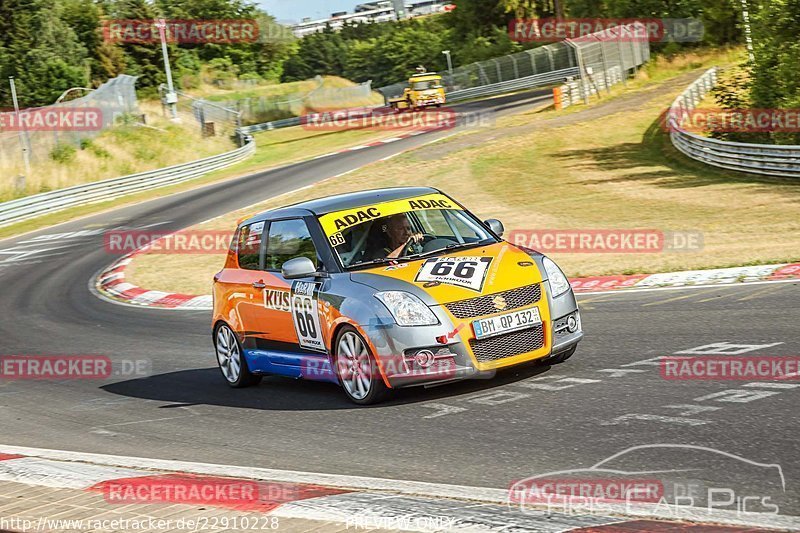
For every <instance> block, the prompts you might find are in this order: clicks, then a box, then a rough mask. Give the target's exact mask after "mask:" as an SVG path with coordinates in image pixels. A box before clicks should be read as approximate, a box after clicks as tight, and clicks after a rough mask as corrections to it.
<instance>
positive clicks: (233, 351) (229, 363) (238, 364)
mask: <svg viewBox="0 0 800 533" xmlns="http://www.w3.org/2000/svg"><path fill="white" fill-rule="evenodd" d="M214 348H215V349H216V352H217V364H218V365H219V370H220V372H222V377H224V378H225V381H226V382H227V383H228V385H230V386H231V387H233V388H236V389H238V388H242V387H250V386H251V385H258V384H259V383H260V382H261V376H256V375H255V374H252V373H251V372H250V369H249V368H248V367H247V360H246V359H245V358H244V353H243V351H242V345H241V344H240V343H239V339H237V338H236V334H235V333H234V332H233V330H231V328H230V327H228V325H227V324H222V325H221V326H219V327H218V328H217V333H216V335H214Z"/></svg>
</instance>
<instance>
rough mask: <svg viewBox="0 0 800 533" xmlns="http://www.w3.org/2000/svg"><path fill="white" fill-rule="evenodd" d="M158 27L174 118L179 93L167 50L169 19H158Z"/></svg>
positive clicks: (168, 98) (174, 116)
mask: <svg viewBox="0 0 800 533" xmlns="http://www.w3.org/2000/svg"><path fill="white" fill-rule="evenodd" d="M156 27H157V28H158V36H159V37H160V38H161V53H162V54H163V56H164V72H165V73H166V75H167V97H166V101H167V106H168V107H169V115H170V118H171V119H172V120H176V119H177V118H178V109H177V103H178V95H177V94H176V93H175V87H174V85H173V84H172V69H170V67H169V53H168V52H167V35H166V34H167V21H166V20H164V19H158V22H157V23H156Z"/></svg>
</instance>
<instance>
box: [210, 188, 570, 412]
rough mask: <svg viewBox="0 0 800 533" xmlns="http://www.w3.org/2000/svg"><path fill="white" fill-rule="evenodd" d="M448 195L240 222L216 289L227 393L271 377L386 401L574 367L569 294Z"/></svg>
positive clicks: (409, 195)
mask: <svg viewBox="0 0 800 533" xmlns="http://www.w3.org/2000/svg"><path fill="white" fill-rule="evenodd" d="M502 235H503V225H502V224H501V223H500V221H498V220H494V219H490V220H486V221H484V222H481V221H480V220H479V219H478V218H476V217H475V216H474V215H473V214H472V213H470V212H469V211H467V210H466V209H465V208H464V207H463V206H462V205H461V204H459V203H458V202H456V201H455V200H453V199H452V198H450V197H449V196H447V195H445V194H443V193H442V192H440V191H438V190H436V189H432V188H427V187H417V188H394V189H380V190H371V191H362V192H357V193H351V194H343V195H338V196H332V197H328V198H321V199H317V200H310V201H307V202H303V203H299V204H295V205H291V206H288V207H283V208H280V209H275V210H272V211H267V212H265V213H262V214H260V215H258V216H255V217H253V218H250V219H249V220H246V221H244V222H243V223H241V224H240V225H239V227H238V229H237V231H236V234H235V236H234V239H233V242H232V244H231V248H230V251H229V252H228V255H227V259H226V263H225V266H224V268H223V269H222V270H221V271H220V272H219V273H217V274H216V275H215V276H214V290H213V294H214V315H213V339H214V346H215V348H216V354H217V360H218V363H219V367H220V370H221V371H222V375H223V377H224V378H225V380H226V381H227V382H228V384H229V385H231V386H232V387H244V386H248V385H254V384H257V383H259V382H260V381H261V377H262V376H264V375H269V374H275V375H282V376H289V377H293V378H304V379H312V380H321V381H332V382H335V383H339V384H340V385H341V386H342V387H343V388H344V391H345V393H346V394H347V396H348V397H349V398H350V399H351V400H352V401H354V402H356V403H359V404H369V403H374V402H376V401H379V400H380V399H381V398H383V397H384V396H385V395H386V393H387V392H388V391H389V390H390V389H395V388H399V387H406V386H411V385H427V384H434V383H443V382H448V381H454V380H459V379H465V378H470V377H479V376H486V375H487V374H491V373H492V372H494V371H495V370H497V369H500V368H504V367H509V366H512V365H517V364H520V363H527V362H530V361H543V362H547V363H549V364H552V363H560V362H562V361H564V360H566V359H567V358H568V357H570V356H571V355H572V354H573V353H574V352H575V349H576V347H577V344H578V342H579V341H580V340H581V338H582V337H583V332H582V329H581V320H580V314H579V312H578V306H577V303H576V301H575V295H574V294H573V292H572V289H571V287H570V284H569V281H568V280H567V277H566V276H565V275H564V273H563V272H562V271H561V269H559V267H558V266H557V265H556V264H555V263H554V262H553V261H552V260H551V259H549V258H547V257H545V256H544V255H542V254H540V253H538V252H536V251H534V250H530V249H526V248H521V247H518V246H514V245H512V244H510V243H508V242H506V241H504V240H502Z"/></svg>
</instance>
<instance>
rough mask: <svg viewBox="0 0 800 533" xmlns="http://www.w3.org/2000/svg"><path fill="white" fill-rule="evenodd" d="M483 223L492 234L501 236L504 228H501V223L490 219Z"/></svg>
mask: <svg viewBox="0 0 800 533" xmlns="http://www.w3.org/2000/svg"><path fill="white" fill-rule="evenodd" d="M483 223H484V224H486V225H487V226H488V227H489V229H490V230H492V233H494V234H495V235H497V236H498V237H502V236H503V232H504V231H505V228H504V227H503V223H502V222H500V221H499V220H497V219H496V218H490V219H488V220H484V221H483Z"/></svg>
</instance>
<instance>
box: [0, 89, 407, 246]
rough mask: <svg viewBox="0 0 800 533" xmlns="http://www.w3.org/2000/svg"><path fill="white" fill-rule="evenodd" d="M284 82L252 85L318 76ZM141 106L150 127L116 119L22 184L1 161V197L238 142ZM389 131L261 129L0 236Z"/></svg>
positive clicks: (156, 106)
mask: <svg viewBox="0 0 800 533" xmlns="http://www.w3.org/2000/svg"><path fill="white" fill-rule="evenodd" d="M348 84H349V85H352V82H349V81H347V80H342V79H340V78H326V87H328V86H330V87H344V86H347V85H348ZM285 85H287V86H289V87H286V86H284V84H282V85H273V86H266V87H264V88H256V89H252V91H256V93H257V94H267V95H268V94H271V93H270V92H269V91H268V89H269V90H271V91H272V92H273V93H277V94H286V93H297V92H302V91H304V90H310V89H311V88H313V87H315V86H316V83H314V82H313V81H306V82H295V83H292V84H285ZM270 87H271V89H270ZM214 94H215V95H216V96H218V97H219V96H226V95H227V96H226V97H228V98H231V97H241V96H242V93H238V92H228V93H224V92H221V91H215V92H214ZM140 107H141V110H142V112H143V113H146V115H147V121H148V127H142V126H136V125H133V124H130V125H125V126H120V127H117V128H114V129H111V130H108V131H106V132H104V133H103V134H101V135H100V136H99V137H97V138H96V139H94V140H92V141H91V142H89V143H85V145H84V147H83V148H82V149H77V150H75V151H74V153H72V155H69V156H67V157H66V158H63V157H62V158H61V160H59V161H55V160H52V159H51V160H45V161H44V162H42V163H39V164H35V165H34V166H33V168H32V176H29V177H28V178H27V179H26V188H25V190H24V191H19V190H16V189H15V188H14V186H15V185H14V176H17V175H19V174H21V173H22V169H21V168H18V167H19V165H17V166H14V167H8V168H0V176H2V178H1V179H0V201H6V200H11V199H13V198H19V197H22V196H26V195H29V194H36V193H39V192H45V191H49V190H54V189H60V188H64V187H69V186H72V185H79V184H82V183H90V182H93V181H98V180H101V179H107V178H113V177H117V176H123V175H126V174H132V173H136V172H143V171H146V170H151V169H156V168H161V167H164V166H169V165H174V164H179V163H183V162H187V161H191V160H194V159H199V158H202V157H206V156H210V155H214V154H218V153H221V152H225V151H228V150H232V149H233V148H235V144H234V143H233V141H232V140H231V139H229V138H227V137H223V136H217V137H213V138H207V139H203V138H202V137H201V136H200V131H199V128H198V126H197V123H196V122H195V121H194V119H193V118H192V117H191V116H188V115H187V116H182V121H181V122H180V123H173V122H170V121H169V120H167V119H165V118H164V117H162V111H161V106H160V104H159V103H157V102H153V101H143V102H140ZM394 135H396V132H382V131H361V130H351V131H323V130H307V129H303V128H298V127H295V128H287V129H281V130H273V131H268V132H263V133H258V134H256V135H255V139H256V147H257V151H256V154H255V155H254V156H252V157H251V158H249V159H248V160H246V161H243V162H241V163H239V164H237V165H235V166H232V167H229V168H226V169H222V170H219V171H217V172H214V173H211V174H209V175H207V176H204V177H202V178H198V179H196V180H192V181H190V182H187V183H183V184H179V185H175V186H171V187H165V188H162V189H157V190H154V191H147V192H144V193H140V194H136V195H132V196H126V197H124V198H120V199H116V200H111V201H108V202H103V203H98V204H93V205H90V206H82V207H76V208H72V209H68V210H64V211H60V212H56V213H53V214H51V215H49V216H48V217H43V218H38V219H34V220H30V221H25V222H21V223H19V224H15V225H13V226H8V227H5V228H0V238H2V237H7V236H10V235H15V234H18V233H22V232H26V231H31V230H34V229H38V228H40V227H45V226H50V225H53V224H56V223H58V222H63V221H66V220H71V219H73V218H76V217H80V216H84V215H87V214H91V213H95V212H99V211H102V210H106V209H110V208H114V207H117V206H120V205H124V204H130V203H138V202H141V201H143V200H146V199H149V198H155V197H158V196H163V195H166V194H171V193H174V192H178V191H181V190H187V189H190V188H194V187H198V186H200V185H204V184H208V183H211V182H213V181H219V180H224V179H229V178H234V177H237V176H241V175H245V174H248V173H251V172H255V171H259V170H265V169H268V168H273V167H277V166H281V165H284V164H288V163H293V162H296V161H300V160H303V159H306V158H309V157H313V156H316V155H321V154H325V153H328V152H331V151H335V150H339V149H343V148H347V147H350V146H356V145H359V144H363V143H365V142H371V141H376V140H380V139H383V138H387V137H391V136H394ZM187 140H188V142H187Z"/></svg>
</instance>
